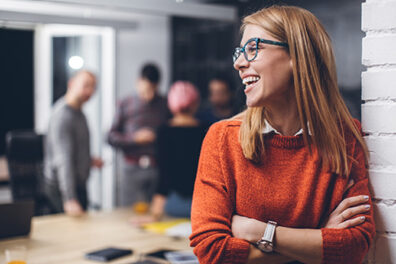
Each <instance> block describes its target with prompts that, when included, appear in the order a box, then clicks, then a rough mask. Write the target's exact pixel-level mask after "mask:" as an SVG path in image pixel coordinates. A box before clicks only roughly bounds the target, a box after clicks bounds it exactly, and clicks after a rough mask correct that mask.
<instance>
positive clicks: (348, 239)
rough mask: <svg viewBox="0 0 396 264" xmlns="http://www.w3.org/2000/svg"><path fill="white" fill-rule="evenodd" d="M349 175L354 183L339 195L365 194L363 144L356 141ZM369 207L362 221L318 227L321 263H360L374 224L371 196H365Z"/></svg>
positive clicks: (373, 233) (367, 248)
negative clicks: (321, 249)
mask: <svg viewBox="0 0 396 264" xmlns="http://www.w3.org/2000/svg"><path fill="white" fill-rule="evenodd" d="M353 158H354V159H355V162H353V163H352V167H351V172H350V178H352V179H353V180H354V181H355V184H354V185H353V186H352V187H351V188H350V189H349V190H348V192H346V193H345V195H344V197H343V199H345V198H347V197H353V196H357V195H368V196H370V197H371V195H370V192H369V188H368V184H369V182H368V175H367V169H366V162H365V157H364V151H363V148H362V147H361V146H360V144H359V143H356V146H355V153H354V156H353ZM369 203H370V205H371V210H370V211H369V212H368V213H366V214H361V215H357V216H355V217H358V216H365V217H366V220H365V221H364V223H362V224H360V225H358V226H355V227H352V228H347V229H329V228H322V238H323V263H362V261H363V259H364V257H365V255H366V254H367V252H368V250H369V247H370V244H371V241H372V240H373V238H374V235H375V224H374V220H373V209H372V202H371V199H370V200H369Z"/></svg>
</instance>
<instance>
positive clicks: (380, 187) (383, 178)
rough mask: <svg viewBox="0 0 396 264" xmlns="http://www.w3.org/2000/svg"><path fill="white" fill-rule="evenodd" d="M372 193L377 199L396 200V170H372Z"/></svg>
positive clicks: (370, 171) (370, 172)
mask: <svg viewBox="0 0 396 264" xmlns="http://www.w3.org/2000/svg"><path fill="white" fill-rule="evenodd" d="M369 174H370V188H371V193H372V195H373V196H374V197H375V198H376V199H381V200H392V199H395V192H396V181H395V179H396V170H395V169H393V170H392V169H370V170H369ZM395 222H396V221H395Z"/></svg>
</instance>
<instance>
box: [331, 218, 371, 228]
mask: <svg viewBox="0 0 396 264" xmlns="http://www.w3.org/2000/svg"><path fill="white" fill-rule="evenodd" d="M365 220H366V217H365V216H359V217H355V218H352V219H350V220H347V221H344V222H342V223H341V224H339V225H338V226H337V227H336V228H338V229H344V228H348V227H353V226H357V225H360V224H362V223H363V222H364V221H365Z"/></svg>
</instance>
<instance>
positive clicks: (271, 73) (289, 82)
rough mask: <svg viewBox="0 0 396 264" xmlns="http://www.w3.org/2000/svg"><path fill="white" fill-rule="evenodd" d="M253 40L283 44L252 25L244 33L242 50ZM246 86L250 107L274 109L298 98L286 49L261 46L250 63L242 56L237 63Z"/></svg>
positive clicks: (267, 45) (236, 66)
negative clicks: (259, 39) (295, 94)
mask: <svg viewBox="0 0 396 264" xmlns="http://www.w3.org/2000/svg"><path fill="white" fill-rule="evenodd" d="M251 38H263V39H267V40H273V41H279V40H277V39H274V38H273V37H271V36H270V35H269V34H268V33H267V32H265V31H264V29H263V28H261V27H259V26H257V25H253V24H248V25H247V26H246V27H245V30H244V32H243V37H242V40H241V47H243V45H245V43H246V42H247V41H248V40H249V39H251ZM234 68H235V69H236V70H237V71H239V76H240V77H241V79H242V83H243V84H244V85H245V94H246V105H247V106H248V107H261V106H266V107H270V106H271V105H274V104H277V105H279V104H285V103H287V102H288V101H289V100H290V99H291V98H294V90H293V72H292V63H291V58H290V56H289V54H288V52H287V50H286V49H285V48H284V47H280V46H276V45H270V44H265V43H259V50H258V54H257V57H256V58H255V59H254V60H252V61H250V62H249V61H247V60H246V59H245V57H244V56H243V54H242V55H240V56H239V57H238V59H237V60H236V61H235V63H234Z"/></svg>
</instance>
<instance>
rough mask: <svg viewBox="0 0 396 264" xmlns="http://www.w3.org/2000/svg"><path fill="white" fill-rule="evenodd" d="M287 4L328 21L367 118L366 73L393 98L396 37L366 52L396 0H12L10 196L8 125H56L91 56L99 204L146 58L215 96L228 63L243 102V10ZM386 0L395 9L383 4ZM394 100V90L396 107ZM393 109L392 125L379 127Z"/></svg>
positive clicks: (5, 188)
mask: <svg viewBox="0 0 396 264" xmlns="http://www.w3.org/2000/svg"><path fill="white" fill-rule="evenodd" d="M378 2H381V4H379V3H378ZM277 3H280V4H281V3H286V4H293V5H298V6H302V7H304V8H306V9H308V10H310V11H311V12H313V13H314V14H315V15H316V16H317V17H318V18H319V20H320V21H321V22H322V23H323V24H324V26H325V28H326V29H327V31H328V32H329V34H330V36H331V38H332V41H333V45H334V49H335V56H336V63H337V73H338V82H339V86H340V89H341V92H342V94H343V96H344V99H345V101H346V103H347V105H348V107H349V109H350V111H351V113H352V115H353V116H354V117H356V118H358V119H360V118H361V103H362V102H361V98H362V89H361V87H362V72H363V80H366V92H364V91H363V99H365V100H366V101H368V102H371V101H374V103H377V104H383V103H384V101H383V100H385V99H386V98H388V99H386V100H392V98H396V95H395V94H394V92H391V91H392V90H391V89H393V91H394V90H395V89H394V88H393V87H394V85H393V87H391V86H392V83H394V80H395V77H394V76H395V75H394V73H392V71H391V70H392V69H393V68H392V65H394V64H395V63H396V57H395V56H394V55H392V54H394V52H393V53H392V52H389V51H390V48H391V47H388V48H381V47H382V46H381V45H379V44H378V43H376V44H375V45H373V46H370V45H372V44H371V43H369V42H368V41H366V42H364V40H363V46H364V47H366V52H365V51H364V50H363V51H362V39H364V38H365V33H364V32H363V31H362V28H363V29H364V31H366V32H369V33H367V34H368V35H369V34H371V36H373V35H374V36H375V34H382V33H381V30H382V29H385V31H384V34H388V35H387V36H388V38H391V37H392V36H393V35H394V31H392V29H393V30H394V29H395V28H396V20H395V19H393V20H392V19H388V20H386V17H388V18H389V17H390V16H389V15H388V13H386V12H387V10H386V9H388V10H390V11H389V12H391V11H392V10H393V11H394V9H395V6H394V3H395V0H389V1H376V0H369V1H367V2H366V3H363V10H362V1H361V0H346V1H345V0H333V1H324V0H319V1H317V0H316V1H315V0H294V1H291V0H284V1H276V0H271V1H264V0H262V1H258V0H217V1H216V0H213V1H212V0H206V1H205V0H133V1H131V0H112V1H106V0H47V1H42V0H0V80H1V89H0V202H5V201H9V200H10V199H11V194H10V190H9V181H8V178H7V177H8V176H7V174H8V173H7V166H6V165H7V163H6V160H5V157H4V155H5V134H6V133H7V132H8V131H12V130H20V129H24V130H34V131H36V132H37V133H40V134H44V135H45V133H46V129H47V126H48V119H49V115H50V112H51V107H52V104H53V102H54V101H55V100H56V99H57V98H59V97H60V96H62V94H63V93H64V92H65V90H66V82H67V79H68V78H69V77H70V75H71V74H72V73H73V72H74V71H75V70H76V69H78V68H79V67H83V68H86V69H89V70H92V71H94V72H95V73H96V74H97V76H99V81H98V87H97V88H98V89H97V92H96V94H95V95H94V97H93V98H92V99H91V100H90V101H89V102H88V103H87V105H86V106H85V107H84V112H85V114H86V115H87V117H88V120H89V126H90V131H91V140H92V142H91V146H92V152H93V153H92V154H94V155H96V156H101V157H102V158H103V159H104V161H105V165H104V168H103V169H102V170H101V171H93V172H92V175H91V177H90V181H89V193H90V201H91V205H92V207H93V208H98V209H111V208H114V207H116V206H117V196H116V194H117V188H118V186H117V184H116V183H117V177H118V175H119V174H120V160H121V155H119V154H118V153H116V152H114V150H113V149H112V148H111V147H110V146H109V145H107V143H106V142H105V138H106V134H107V132H108V130H109V128H110V125H111V122H112V118H113V115H114V111H115V106H116V102H117V100H118V99H120V98H123V97H125V96H127V95H129V94H132V93H135V92H136V91H135V90H134V89H135V82H136V79H137V76H138V71H139V69H140V68H141V66H142V65H143V64H144V63H145V62H148V61H150V62H155V63H156V64H158V65H159V66H160V68H161V72H162V76H163V78H162V81H161V85H160V91H161V93H162V94H166V92H167V90H168V88H169V86H170V84H171V83H172V82H173V81H175V80H180V79H184V80H189V81H192V82H193V83H194V84H196V85H197V87H198V88H199V89H200V92H201V95H202V97H203V98H206V96H207V82H208V80H209V78H210V77H211V76H212V74H214V73H215V72H225V73H227V75H228V78H230V80H232V85H233V88H234V89H235V91H236V92H237V93H238V95H239V96H238V98H239V100H238V104H240V107H241V108H242V107H243V103H244V98H243V92H242V84H241V81H240V80H239V77H238V75H237V73H236V72H235V71H234V70H233V68H232V59H231V54H232V50H233V48H234V47H235V46H238V45H239V40H240V34H239V26H240V18H241V17H243V16H244V15H246V14H249V13H251V12H253V11H255V10H257V9H259V8H260V7H263V6H266V5H270V4H277ZM380 5H382V6H383V8H384V10H382V11H381V10H380V9H376V8H377V7H378V8H379V6H380ZM388 5H389V7H390V8H387V7H388ZM365 10H366V13H364V11H365ZM369 12H372V14H373V15H372V16H370V15H368V13H369ZM381 14H383V15H384V16H383V17H384V21H385V20H386V21H385V22H383V21H382V20H381V19H382V16H381ZM362 17H363V19H362ZM362 20H363V24H364V25H363V26H362ZM375 21H377V22H375ZM381 23H382V24H381ZM373 29H374V30H373ZM375 30H379V31H378V32H380V33H376V32H375ZM386 30H388V31H386ZM389 30H390V31H389ZM380 37H383V36H382V35H381V36H380ZM366 38H367V37H366ZM371 48H373V51H372V50H371ZM381 51H384V52H389V53H388V54H389V55H387V56H385V58H386V59H381V60H378V59H377V57H378V58H380V55H378V56H377V55H376V54H377V53H375V52H381ZM369 52H371V53H369ZM362 53H363V56H362ZM384 54H385V53H384ZM376 56H377V57H376ZM381 56H382V55H381ZM362 57H363V64H364V65H365V66H366V67H367V68H369V69H370V68H371V69H372V68H375V67H377V68H375V69H376V71H378V72H379V73H378V76H380V73H381V78H379V79H375V80H381V83H379V84H380V85H378V87H377V84H371V83H370V82H369V76H371V75H370V74H372V73H373V71H371V72H369V73H370V74H368V73H367V71H366V67H364V66H362ZM381 58H382V57H381ZM389 69H390V70H389ZM385 71H386V73H385ZM382 73H383V74H382ZM385 74H386V75H385ZM392 74H393V75H392ZM373 76H374V75H373ZM391 80H393V82H391ZM363 86H364V83H363ZM381 87H383V88H381ZM363 90H364V89H363ZM374 90H378V93H381V92H382V91H383V94H385V95H381V96H382V97H376V95H375V93H374V92H370V91H374ZM381 98H385V99H381ZM389 98H390V99H389ZM393 100H394V99H393ZM385 103H386V104H388V103H389V102H388V101H387V102H385ZM392 105H394V101H393V103H392V102H390V103H389V107H392ZM375 107H377V106H375V105H369V104H363V111H366V112H363V126H364V128H365V131H366V132H367V133H368V135H369V137H368V138H367V137H366V139H367V140H368V143H369V148H370V149H372V150H374V151H376V150H378V152H377V153H374V152H372V154H374V155H372V157H373V159H372V162H371V165H374V166H372V168H374V169H372V170H371V181H372V184H373V189H374V197H375V198H376V199H375V212H376V223H377V231H378V232H379V233H378V237H377V239H376V241H375V245H376V247H375V249H374V250H371V253H370V254H369V256H368V259H369V260H372V261H370V263H371V262H372V263H391V262H392V261H394V260H395V259H396V255H395V254H396V239H395V237H394V234H395V230H396V226H395V221H394V219H395V213H394V212H395V204H396V203H395V195H394V186H395V185H394V184H396V181H395V180H394V176H395V171H396V169H394V168H395V166H396V162H395V161H394V156H395V155H393V154H396V152H395V149H396V146H395V147H394V138H392V136H394V134H395V130H394V124H395V121H394V120H395V119H394V116H393V117H392V115H391V113H393V112H389V113H388V112H387V113H386V114H385V113H384V114H382V112H375V111H376V109H377V108H375ZM378 109H380V107H378ZM381 109H383V108H381ZM386 109H388V108H386ZM389 109H391V108H389ZM392 109H393V108H392ZM395 109H396V108H395ZM389 111H390V110H389ZM394 112H395V113H396V111H394ZM374 114H379V115H374ZM378 117H380V118H378ZM365 118H366V119H365ZM364 119H365V120H364ZM384 120H387V122H383V123H382V125H383V124H385V125H383V126H381V127H378V124H379V123H378V122H380V121H381V122H382V121H384ZM392 120H393V121H392ZM392 125H393V127H392ZM388 127H389V129H388ZM381 131H385V133H384V134H381ZM387 137H390V139H388V138H387ZM387 140H388V141H387ZM392 140H393V141H392ZM377 141H378V142H377ZM387 142H388V143H387ZM381 144H382V145H381ZM388 154H389V155H388ZM385 155H386V157H385ZM384 164H385V165H384ZM384 201H385V202H384Z"/></svg>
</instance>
